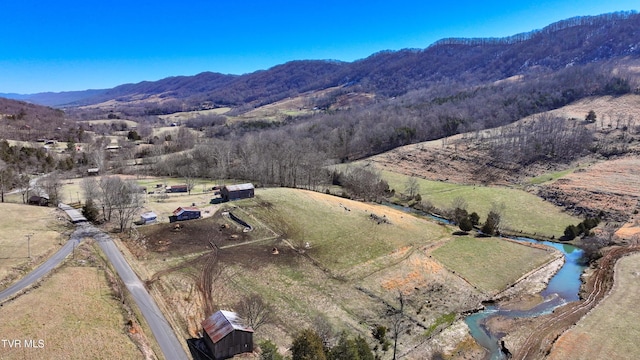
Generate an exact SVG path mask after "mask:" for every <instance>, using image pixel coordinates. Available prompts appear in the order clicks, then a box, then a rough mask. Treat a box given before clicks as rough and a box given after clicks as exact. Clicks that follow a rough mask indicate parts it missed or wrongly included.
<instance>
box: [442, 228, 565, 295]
mask: <svg viewBox="0 0 640 360" xmlns="http://www.w3.org/2000/svg"><path fill="white" fill-rule="evenodd" d="M433 256H434V257H435V258H436V260H438V261H439V262H441V263H442V264H444V266H445V267H446V268H447V269H449V270H452V271H455V273H456V274H458V275H460V276H462V277H463V278H465V279H466V280H467V281H469V282H470V283H471V284H473V285H475V286H476V287H478V288H479V289H481V290H482V291H485V292H489V293H496V292H499V291H501V290H503V289H505V288H506V287H507V286H508V285H510V284H512V283H514V282H515V281H516V280H518V279H519V278H520V277H521V276H522V275H524V274H526V273H528V272H529V271H531V270H534V269H536V268H537V267H539V266H542V265H543V264H544V263H546V262H547V261H549V260H551V259H552V258H554V255H553V252H551V251H548V250H543V249H539V248H534V247H530V246H525V245H520V244H518V243H515V242H511V241H505V240H501V239H497V238H472V237H468V236H463V237H458V238H455V239H454V240H451V241H448V242H447V243H445V244H444V245H442V246H440V247H439V248H437V249H436V250H434V251H433Z"/></svg>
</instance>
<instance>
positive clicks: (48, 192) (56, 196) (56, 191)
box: [37, 172, 62, 205]
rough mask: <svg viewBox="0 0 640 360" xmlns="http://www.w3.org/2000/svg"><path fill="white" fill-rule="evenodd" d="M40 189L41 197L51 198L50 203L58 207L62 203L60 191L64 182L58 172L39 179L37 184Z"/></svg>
mask: <svg viewBox="0 0 640 360" xmlns="http://www.w3.org/2000/svg"><path fill="white" fill-rule="evenodd" d="M37 186H38V188H40V195H42V196H46V197H48V198H49V202H50V203H52V204H54V205H57V204H58V202H59V201H60V195H61V194H60V190H61V189H62V181H61V180H60V175H59V174H58V173H57V172H52V173H50V174H48V175H46V176H43V177H41V178H40V179H39V181H38V183H37Z"/></svg>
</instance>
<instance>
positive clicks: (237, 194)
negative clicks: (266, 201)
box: [220, 183, 255, 201]
mask: <svg viewBox="0 0 640 360" xmlns="http://www.w3.org/2000/svg"><path fill="white" fill-rule="evenodd" d="M254 189H255V188H254V186H253V184H251V183H246V184H236V185H226V186H223V187H222V189H221V190H220V195H221V196H222V198H223V199H224V200H225V201H233V200H240V199H248V198H252V197H253V196H254Z"/></svg>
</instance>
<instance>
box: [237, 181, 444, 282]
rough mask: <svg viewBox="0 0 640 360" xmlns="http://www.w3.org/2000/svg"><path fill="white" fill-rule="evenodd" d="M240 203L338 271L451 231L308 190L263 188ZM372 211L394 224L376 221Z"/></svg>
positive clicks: (434, 239) (421, 243)
mask: <svg viewBox="0 0 640 360" xmlns="http://www.w3.org/2000/svg"><path fill="white" fill-rule="evenodd" d="M238 206H239V207H240V208H241V209H243V210H244V211H246V212H248V213H250V214H252V215H253V216H254V217H256V218H258V219H261V220H262V221H263V222H264V223H265V224H267V226H268V227H270V228H272V229H273V230H274V231H276V232H277V233H279V234H282V235H283V236H284V237H285V238H287V239H289V240H290V241H291V242H293V243H294V244H296V245H298V244H302V243H305V242H309V245H310V247H311V249H310V250H309V254H311V256H313V257H314V258H315V259H317V260H318V261H320V262H321V263H322V264H323V265H324V266H326V267H328V268H330V269H332V270H334V271H338V272H340V271H346V270H348V269H350V268H351V267H353V266H357V265H358V264H361V263H363V262H365V261H368V260H371V259H374V258H377V257H380V256H383V255H385V254H388V253H391V252H392V251H394V250H395V249H398V248H402V247H405V246H418V245H423V244H429V243H432V242H435V241H437V240H440V239H441V238H442V237H444V236H446V235H448V231H447V230H446V229H445V228H443V227H442V226H439V225H437V224H436V223H433V222H429V221H425V220H422V219H418V218H416V217H414V216H411V215H409V214H405V213H403V212H401V211H398V210H395V209H391V208H388V207H385V206H380V205H372V204H366V203H361V202H356V201H352V200H347V199H342V198H338V197H335V196H328V195H325V194H320V193H316V192H311V191H305V190H291V189H282V188H270V189H259V190H258V191H257V192H256V197H255V199H252V200H243V201H241V202H238ZM372 213H374V214H375V215H376V216H379V217H383V218H386V219H388V221H389V222H390V224H388V223H382V224H378V223H377V222H376V221H374V220H372V219H371V218H370V216H371V214H372Z"/></svg>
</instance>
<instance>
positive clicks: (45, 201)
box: [27, 195, 49, 206]
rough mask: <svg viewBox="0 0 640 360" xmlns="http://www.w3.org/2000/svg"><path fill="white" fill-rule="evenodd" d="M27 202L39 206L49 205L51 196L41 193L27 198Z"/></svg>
mask: <svg viewBox="0 0 640 360" xmlns="http://www.w3.org/2000/svg"><path fill="white" fill-rule="evenodd" d="M27 204H29V205H38V206H49V198H47V197H44V196H39V195H32V196H29V199H28V200H27Z"/></svg>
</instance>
